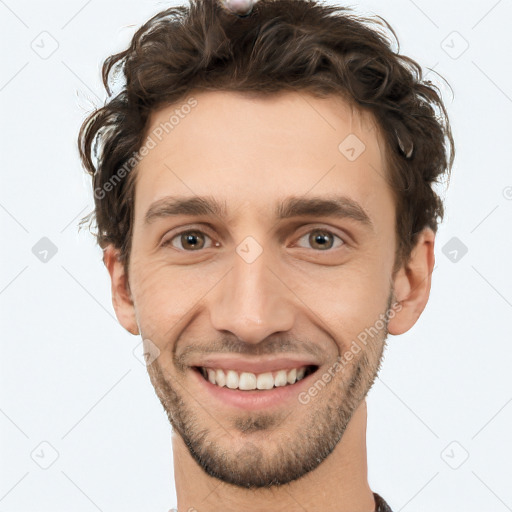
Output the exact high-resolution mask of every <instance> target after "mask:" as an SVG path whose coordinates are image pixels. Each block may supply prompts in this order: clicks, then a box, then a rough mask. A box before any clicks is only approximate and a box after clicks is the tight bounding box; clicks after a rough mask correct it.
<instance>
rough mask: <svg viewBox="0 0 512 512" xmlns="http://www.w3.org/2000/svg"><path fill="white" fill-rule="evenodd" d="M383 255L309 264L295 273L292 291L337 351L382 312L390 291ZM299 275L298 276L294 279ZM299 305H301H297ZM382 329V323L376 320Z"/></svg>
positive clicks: (371, 324) (346, 346) (374, 322)
mask: <svg viewBox="0 0 512 512" xmlns="http://www.w3.org/2000/svg"><path fill="white" fill-rule="evenodd" d="M383 261H386V258H378V257H374V256H372V255H366V256H365V255H360V256H358V257H357V259H353V260H351V261H350V262H347V263H346V264H345V265H342V266H339V267H336V268H335V267H324V268H316V269H315V268H313V267H309V268H308V270H305V271H304V272H303V273H302V274H301V275H300V276H295V281H296V286H294V290H295V291H296V293H297V296H298V297H300V299H301V300H302V302H303V303H304V304H305V305H306V307H307V308H308V309H310V310H311V311H313V312H314V313H315V315H314V316H311V315H309V317H310V318H313V319H314V318H315V317H316V318H320V319H321V320H322V321H323V322H322V327H323V328H325V329H327V330H328V331H329V332H330V334H331V335H332V336H333V338H334V339H335V340H336V341H337V344H338V346H339V348H340V349H341V350H345V349H347V348H348V346H350V345H351V343H352V341H353V340H356V339H357V337H358V336H359V334H360V333H362V332H363V331H365V329H369V328H371V327H372V326H374V325H375V324H376V322H377V320H378V319H379V318H380V317H379V315H380V314H381V313H385V311H386V307H387V304H388V298H389V293H390V281H389V276H390V268H391V267H390V268H389V269H388V268H387V266H390V265H391V263H389V262H388V263H386V265H384V264H383ZM298 277H300V279H299V278H298ZM301 307H302V306H301ZM378 327H380V328H382V322H379V323H378Z"/></svg>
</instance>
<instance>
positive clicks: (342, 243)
mask: <svg viewBox="0 0 512 512" xmlns="http://www.w3.org/2000/svg"><path fill="white" fill-rule="evenodd" d="M314 231H319V232H322V233H326V234H329V235H331V236H333V237H334V238H337V239H338V240H339V241H340V242H341V244H340V245H339V246H338V247H330V248H329V249H326V250H324V251H321V250H320V251H318V252H332V251H334V250H335V249H339V248H340V247H343V246H344V245H346V244H347V243H346V242H345V240H343V238H341V237H340V236H339V235H337V234H336V233H334V232H333V231H331V230H329V229H326V228H322V227H315V228H312V229H310V230H309V231H307V232H306V233H304V234H303V235H301V236H300V238H299V239H298V240H299V241H300V240H302V239H303V238H304V237H305V236H307V235H309V234H311V233H312V232H314ZM187 233H200V234H203V235H206V236H207V237H208V238H210V240H212V239H213V237H211V236H210V235H208V233H206V232H205V231H203V230H201V229H193V228H192V229H190V228H189V229H185V230H183V231H179V232H178V233H175V234H174V235H173V236H172V237H171V238H168V239H167V240H165V241H164V242H163V243H162V244H161V246H162V247H168V246H173V245H172V241H173V240H175V239H176V238H178V237H180V236H181V235H184V234H187ZM173 247H174V246H173ZM211 248H212V247H206V249H211ZM301 248H302V249H303V248H304V247H301ZM178 250H179V251H183V252H200V251H201V250H202V249H198V250H196V251H187V250H185V249H178Z"/></svg>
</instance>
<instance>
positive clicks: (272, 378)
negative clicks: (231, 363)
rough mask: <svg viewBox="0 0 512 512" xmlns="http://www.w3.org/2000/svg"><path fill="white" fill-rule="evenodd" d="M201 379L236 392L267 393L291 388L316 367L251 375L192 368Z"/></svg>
mask: <svg viewBox="0 0 512 512" xmlns="http://www.w3.org/2000/svg"><path fill="white" fill-rule="evenodd" d="M193 369H194V370H195V372H196V373H198V374H199V375H200V376H201V378H202V379H203V380H205V381H207V382H209V383H210V384H212V385H213V386H215V387H218V388H227V389H230V390H238V391H260V392H262V391H269V390H273V389H275V388H284V387H286V388H288V387H293V386H294V385H295V384H296V383H298V382H299V381H301V380H303V379H305V378H307V377H309V376H310V375H312V374H313V373H315V372H316V370H317V369H318V366H316V365H304V366H298V367H296V368H286V369H284V368H283V369H281V370H275V371H271V372H270V371H269V372H262V373H253V372H247V371H237V370H228V369H224V368H212V367H206V366H195V367H193Z"/></svg>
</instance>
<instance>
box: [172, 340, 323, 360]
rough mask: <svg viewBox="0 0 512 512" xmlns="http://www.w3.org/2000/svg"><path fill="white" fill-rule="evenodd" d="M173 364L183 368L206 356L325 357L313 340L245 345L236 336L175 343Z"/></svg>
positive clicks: (262, 342) (273, 341)
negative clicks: (288, 354) (275, 355)
mask: <svg viewBox="0 0 512 512" xmlns="http://www.w3.org/2000/svg"><path fill="white" fill-rule="evenodd" d="M176 347H177V352H176V353H175V357H174V359H175V362H176V364H177V365H178V366H181V367H185V366H187V365H186V361H187V360H188V359H189V358H190V357H191V356H193V355H198V354H199V355H201V356H204V355H208V354H216V355H218V354H243V355H246V356H262V355H271V354H286V353H293V354H308V355H312V356H313V357H315V358H321V357H322V356H325V351H324V350H322V348H321V347H320V346H319V345H318V343H315V342H314V340H311V339H304V340H298V339H297V338H289V337H288V338H286V337H272V338H268V339H265V340H263V341H261V342H259V343H247V342H245V341H243V340H240V339H239V338H237V337H236V336H234V337H232V338H229V337H228V338H224V339H221V340H215V341H210V342H208V343H207V344H206V343H193V344H192V343H186V344H183V342H182V344H180V343H179V340H178V342H177V343H176Z"/></svg>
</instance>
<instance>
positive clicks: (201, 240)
mask: <svg viewBox="0 0 512 512" xmlns="http://www.w3.org/2000/svg"><path fill="white" fill-rule="evenodd" d="M206 239H210V237H209V236H208V235H207V234H205V233H203V232H202V231H182V232H181V233H178V234H177V235H175V236H174V237H172V238H170V239H169V240H168V241H167V242H164V243H163V244H162V245H172V246H173V247H176V249H180V250H184V251H188V252H192V251H198V250H200V249H204V248H205V243H206V242H205V240H206ZM176 244H178V246H177V245H176ZM180 246H181V247H180Z"/></svg>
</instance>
